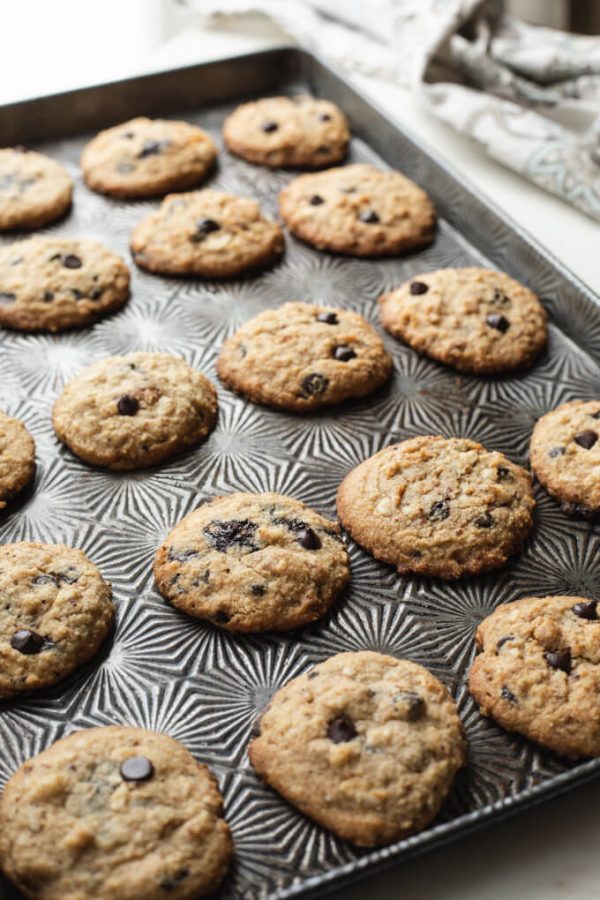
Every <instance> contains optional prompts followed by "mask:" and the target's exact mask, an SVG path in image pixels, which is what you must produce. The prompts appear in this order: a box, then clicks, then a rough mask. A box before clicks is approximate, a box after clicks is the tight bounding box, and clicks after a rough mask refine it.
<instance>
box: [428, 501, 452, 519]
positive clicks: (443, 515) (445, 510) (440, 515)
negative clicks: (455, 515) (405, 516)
mask: <svg viewBox="0 0 600 900" xmlns="http://www.w3.org/2000/svg"><path fill="white" fill-rule="evenodd" d="M449 515H450V506H449V504H448V501H447V500H438V501H437V503H434V504H433V506H432V507H431V509H430V510H429V514H428V518H429V519H431V520H432V521H433V522H443V521H444V519H447V518H448V516H449Z"/></svg>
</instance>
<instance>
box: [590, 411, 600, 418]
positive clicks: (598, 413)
mask: <svg viewBox="0 0 600 900" xmlns="http://www.w3.org/2000/svg"><path fill="white" fill-rule="evenodd" d="M590 419H600V409H599V410H598V412H595V413H590Z"/></svg>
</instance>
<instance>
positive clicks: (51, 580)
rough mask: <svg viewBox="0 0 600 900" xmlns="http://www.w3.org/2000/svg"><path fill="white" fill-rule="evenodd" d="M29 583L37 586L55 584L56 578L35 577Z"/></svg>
mask: <svg viewBox="0 0 600 900" xmlns="http://www.w3.org/2000/svg"><path fill="white" fill-rule="evenodd" d="M31 583H32V584H35V585H38V584H57V581H56V578H55V577H54V575H36V576H35V578H32V579H31Z"/></svg>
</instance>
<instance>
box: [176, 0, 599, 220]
mask: <svg viewBox="0 0 600 900" xmlns="http://www.w3.org/2000/svg"><path fill="white" fill-rule="evenodd" d="M184 3H185V5H187V6H188V7H190V8H192V9H194V10H195V11H196V12H200V13H201V14H204V15H205V16H208V17H210V20H211V23H212V24H213V25H215V24H216V25H218V24H219V23H220V22H222V21H223V18H225V19H226V20H227V24H228V25H231V17H237V18H238V21H239V22H240V23H243V22H244V17H245V16H247V14H248V13H257V12H258V13H262V14H263V15H265V16H268V17H269V18H271V19H272V20H274V21H275V22H276V23H277V25H278V26H279V27H280V28H281V29H283V31H285V32H286V33H287V34H288V35H290V36H291V37H293V38H294V39H295V40H297V41H298V42H299V43H300V44H301V45H302V46H305V47H308V48H309V49H312V50H315V51H316V52H318V53H319V54H320V55H321V56H323V57H324V58H329V59H331V60H332V61H334V62H335V63H336V64H337V65H339V66H341V67H343V68H344V69H346V70H349V71H358V72H362V73H364V74H371V75H376V76H379V77H382V78H386V79H388V80H392V81H395V82H397V83H400V84H404V85H408V86H410V87H411V88H412V89H413V90H417V91H418V92H419V95H420V96H421V98H422V100H423V102H424V103H426V104H427V105H428V107H429V108H430V109H431V111H432V112H433V113H434V114H435V115H437V116H439V117H440V118H441V119H443V120H444V121H445V122H447V123H448V124H449V125H451V126H452V127H453V128H455V129H457V130H458V131H461V132H463V133H465V134H467V135H468V136H469V137H470V138H471V139H472V140H474V141H475V142H476V143H477V144H479V145H480V146H481V147H482V148H483V149H484V150H485V151H486V153H488V154H489V155H490V156H491V157H493V158H494V159H497V160H499V161H500V162H501V163H503V164H504V165H507V166H509V167H510V168H512V169H515V170H516V171H518V172H520V173H521V174H523V175H524V176H525V177H526V178H528V179H529V180H530V181H533V182H535V183H536V184H538V185H540V186H541V187H543V188H544V189H545V190H547V191H551V192H552V193H553V194H556V195H557V196H559V197H562V198H563V199H564V200H566V201H567V202H569V203H571V204H573V205H574V206H576V207H578V208H579V209H580V210H582V211H583V212H584V213H586V214H587V215H588V216H591V217H592V218H594V219H596V220H597V221H600V38H595V37H583V36H579V35H572V34H566V33H564V32H561V31H555V30H553V29H550V28H539V27H535V26H532V25H526V24H524V23H523V22H519V21H516V20H515V19H511V18H509V17H507V16H506V15H505V14H504V10H503V2H502V0H304V2H302V0H184Z"/></svg>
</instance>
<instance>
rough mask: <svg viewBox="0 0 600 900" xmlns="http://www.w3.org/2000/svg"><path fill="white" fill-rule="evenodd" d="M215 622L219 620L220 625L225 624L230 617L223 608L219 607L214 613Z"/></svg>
mask: <svg viewBox="0 0 600 900" xmlns="http://www.w3.org/2000/svg"><path fill="white" fill-rule="evenodd" d="M214 618H215V622H219V623H220V624H221V625H226V624H227V622H229V620H230V619H231V616H230V615H229V613H226V612H225V610H224V609H219V610H217V612H216V613H215V617H214Z"/></svg>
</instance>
